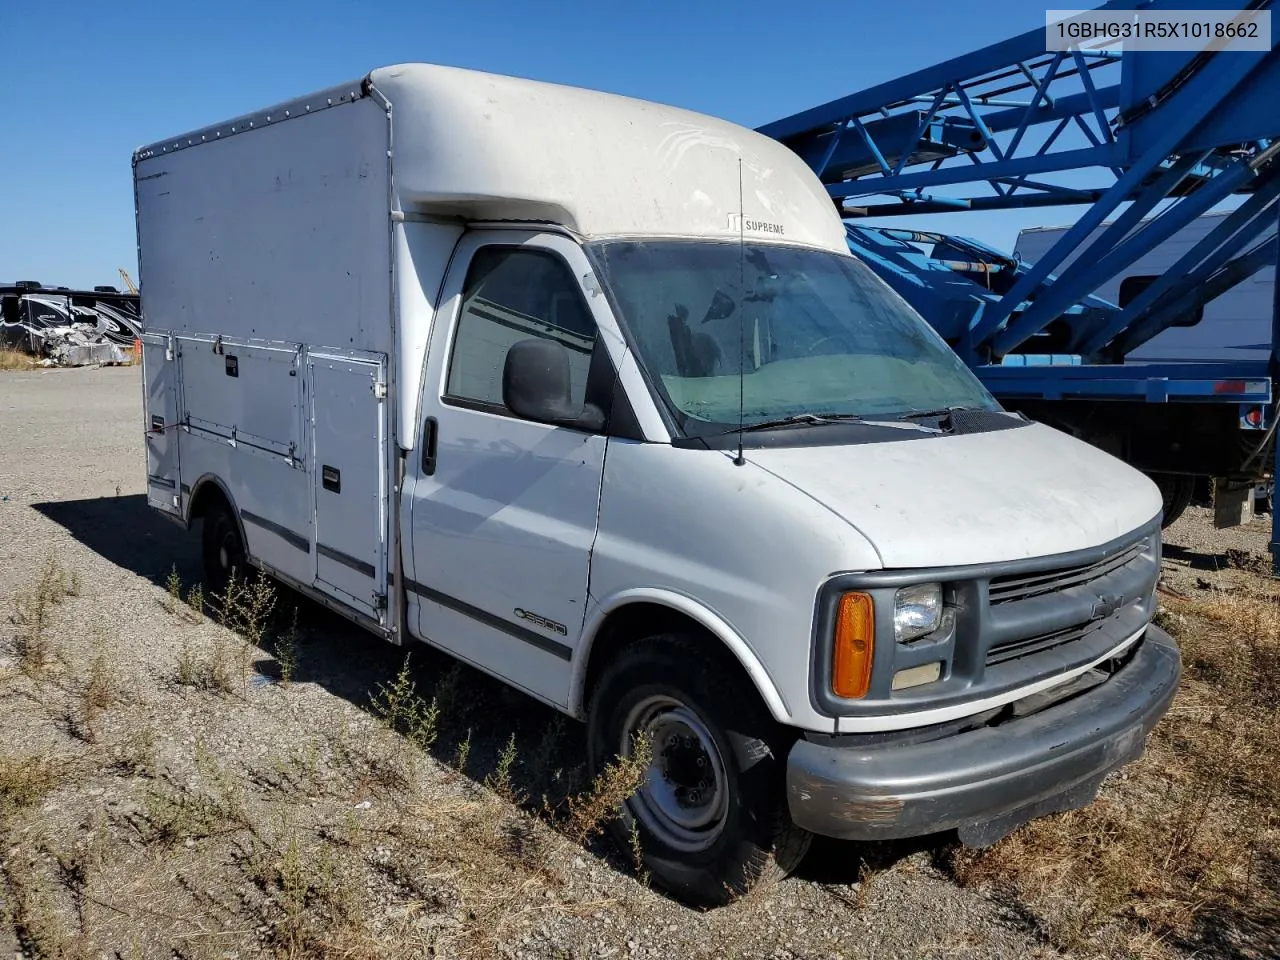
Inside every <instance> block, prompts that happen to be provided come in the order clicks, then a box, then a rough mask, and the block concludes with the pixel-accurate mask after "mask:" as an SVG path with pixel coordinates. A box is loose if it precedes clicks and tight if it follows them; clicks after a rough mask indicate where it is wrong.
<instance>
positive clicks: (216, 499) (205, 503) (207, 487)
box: [187, 479, 231, 520]
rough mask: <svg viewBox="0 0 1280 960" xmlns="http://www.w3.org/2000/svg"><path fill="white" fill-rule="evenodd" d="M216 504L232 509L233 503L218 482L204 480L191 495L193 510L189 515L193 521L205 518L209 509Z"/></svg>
mask: <svg viewBox="0 0 1280 960" xmlns="http://www.w3.org/2000/svg"><path fill="white" fill-rule="evenodd" d="M214 504H222V505H223V506H225V507H227V509H230V508H231V501H230V499H228V497H227V494H226V492H225V491H224V490H223V489H222V487H221V486H220V485H219V484H218V482H217V481H216V480H213V479H207V480H203V481H201V482H199V483H197V484H196V488H195V491H194V492H193V493H192V495H191V510H190V511H188V514H187V515H188V517H189V518H190V519H192V520H195V519H196V518H198V517H203V516H204V515H205V514H206V513H208V512H209V507H211V506H213V505H214Z"/></svg>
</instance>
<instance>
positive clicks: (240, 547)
mask: <svg viewBox="0 0 1280 960" xmlns="http://www.w3.org/2000/svg"><path fill="white" fill-rule="evenodd" d="M201 546H202V548H203V555H204V586H205V590H206V591H207V592H208V593H210V594H212V595H214V596H219V597H220V596H223V595H224V594H225V593H226V592H227V584H228V583H229V582H230V581H231V577H232V575H235V576H237V577H240V578H243V577H244V576H245V574H246V572H247V570H246V568H247V566H248V560H247V559H246V555H245V550H244V540H243V539H242V538H241V536H240V524H239V523H238V522H237V521H236V517H235V514H234V513H233V512H232V510H231V506H230V505H229V504H228V503H227V502H226V500H224V499H222V498H221V497H219V498H218V500H217V502H215V503H211V504H210V505H209V507H208V509H207V510H206V511H205V514H204V530H203V531H202V536H201Z"/></svg>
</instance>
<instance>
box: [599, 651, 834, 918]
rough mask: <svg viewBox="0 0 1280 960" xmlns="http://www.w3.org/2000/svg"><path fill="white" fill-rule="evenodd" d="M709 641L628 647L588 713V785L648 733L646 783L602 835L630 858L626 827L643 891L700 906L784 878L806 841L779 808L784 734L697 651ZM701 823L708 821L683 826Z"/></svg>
mask: <svg viewBox="0 0 1280 960" xmlns="http://www.w3.org/2000/svg"><path fill="white" fill-rule="evenodd" d="M714 642H715V641H714V640H712V639H710V638H706V637H691V636H682V635H679V634H660V635H657V636H654V637H649V638H647V639H645V640H642V641H640V642H638V643H636V644H633V645H631V646H629V647H628V648H626V649H625V650H624V651H623V653H622V654H621V655H620V656H619V657H618V659H616V660H615V661H614V662H613V663H611V664H609V666H608V667H606V668H605V670H604V673H603V674H602V675H601V676H600V679H599V682H598V683H597V684H596V685H595V690H594V692H593V694H592V697H591V702H590V705H589V710H588V734H587V739H588V746H587V754H588V762H589V765H590V768H591V773H592V776H593V777H594V776H596V775H598V774H599V773H600V772H601V771H602V770H603V769H604V768H605V767H606V765H607V764H608V763H609V762H610V761H612V760H613V759H615V757H617V756H618V755H619V754H620V753H622V752H624V750H627V749H628V748H627V747H625V746H624V744H625V745H629V744H630V743H631V741H632V736H633V735H634V734H635V733H636V732H638V731H639V730H640V729H648V730H649V732H650V733H651V735H652V737H653V741H654V742H653V743H652V748H653V765H651V767H650V775H649V777H648V779H647V780H646V782H645V784H644V785H643V786H642V787H641V788H640V790H638V791H637V792H636V794H635V795H633V796H632V797H631V799H629V800H628V801H627V803H626V804H625V806H624V807H623V809H622V812H621V815H620V816H618V817H616V818H615V819H614V820H613V822H611V823H610V831H611V832H612V833H613V835H614V838H615V839H616V840H617V841H618V842H619V844H620V845H621V846H622V848H623V850H629V848H630V846H631V843H632V841H631V836H632V830H633V829H634V830H635V832H636V837H637V839H638V841H639V846H640V850H641V854H642V858H643V863H644V868H645V870H647V871H648V873H649V874H650V876H651V878H652V879H653V881H654V883H655V884H657V885H658V886H660V887H662V888H663V889H665V890H667V891H669V892H670V893H672V894H673V895H675V896H676V897H678V898H680V899H681V900H684V901H686V902H688V903H692V904H696V905H699V906H720V905H723V904H726V903H728V902H730V901H731V900H733V899H734V898H735V897H737V896H740V895H742V894H743V893H745V892H747V891H748V890H749V889H751V888H753V887H755V886H757V885H759V884H760V883H762V882H769V881H772V880H775V879H778V878H780V877H782V876H785V875H786V874H787V873H789V872H790V871H791V870H793V869H794V868H795V867H796V865H797V864H798V863H799V862H800V860H801V858H803V856H804V854H805V852H806V851H807V850H808V848H809V843H810V840H811V839H812V836H811V835H810V834H809V833H808V832H806V831H804V830H801V829H800V828H798V827H796V826H795V825H794V824H793V823H792V822H791V818H790V815H789V813H788V810H787V800H786V783H785V773H786V758H787V750H788V748H789V747H790V744H791V742H792V740H793V739H794V738H793V737H789V736H787V735H786V733H785V731H784V728H782V727H781V726H779V725H778V724H777V723H776V722H775V721H774V720H773V718H772V717H771V716H770V715H769V713H768V711H767V710H766V709H765V707H764V704H763V703H761V702H760V699H759V697H758V696H757V694H756V691H755V690H754V689H752V688H751V685H750V682H749V681H748V680H747V679H746V678H745V677H744V676H743V675H742V673H741V671H740V670H739V669H738V668H737V665H736V664H731V663H726V662H725V660H724V659H722V658H718V657H713V656H710V655H708V653H707V650H706V647H707V644H709V643H714ZM655 711H656V712H655ZM704 743H705V744H709V745H710V746H711V747H714V750H710V749H704V747H703V745H704ZM700 760H702V761H705V762H701V763H700V762H699V761H700ZM699 777H700V778H701V779H698V778H699ZM704 797H708V798H709V799H706V800H705V802H704ZM666 809H670V810H672V811H674V814H675V816H674V818H673V817H671V816H668V815H666V813H664V810H666ZM700 818H710V819H709V821H708V822H707V823H706V824H705V825H697V826H692V827H691V826H689V824H691V823H693V821H695V820H698V819H700ZM680 819H684V820H685V823H683V824H680V823H678V821H679V820H680Z"/></svg>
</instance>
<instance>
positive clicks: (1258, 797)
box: [952, 581, 1280, 957]
mask: <svg viewBox="0 0 1280 960" xmlns="http://www.w3.org/2000/svg"><path fill="white" fill-rule="evenodd" d="M1162 622H1163V623H1164V624H1165V626H1166V627H1167V628H1168V629H1170V631H1171V632H1172V633H1174V634H1175V636H1176V637H1177V639H1178V641H1179V645H1180V646H1181V649H1182V655H1183V661H1184V676H1183V682H1182V686H1181V688H1180V691H1179V694H1178V697H1177V699H1176V700H1175V701H1174V705H1173V707H1172V709H1171V710H1170V712H1169V714H1168V715H1167V716H1166V717H1165V718H1164V720H1163V721H1162V722H1161V723H1160V725H1159V726H1158V727H1157V728H1156V730H1155V731H1154V733H1153V734H1152V736H1151V739H1150V742H1149V744H1148V751H1147V755H1146V756H1145V757H1144V758H1143V759H1142V760H1140V761H1138V762H1137V763H1135V764H1134V765H1133V766H1131V767H1129V768H1127V770H1126V772H1125V773H1123V774H1121V775H1120V776H1119V777H1118V778H1113V780H1112V782H1110V783H1109V784H1108V785H1107V786H1106V788H1104V790H1103V792H1102V795H1101V796H1100V798H1099V799H1098V800H1097V801H1096V802H1095V803H1094V804H1093V805H1092V806H1090V807H1088V808H1086V809H1084V810H1080V811H1075V812H1072V813H1067V814H1062V815H1059V816H1056V817H1049V818H1046V819H1043V820H1039V821H1035V822H1033V823H1031V824H1029V825H1027V826H1026V827H1024V828H1023V829H1021V830H1019V831H1017V832H1016V833H1014V834H1013V835H1012V836H1010V837H1009V838H1007V839H1005V840H1004V841H1002V842H1001V843H999V844H997V845H996V846H995V847H993V848H992V849H990V850H988V851H983V852H973V851H960V852H957V853H956V854H955V855H954V858H953V861H952V867H953V870H954V872H955V875H956V876H957V878H958V879H959V880H960V881H961V882H962V883H965V884H977V885H983V886H988V887H994V888H997V889H999V890H1002V891H1004V892H1005V893H1006V894H1010V895H1012V896H1014V897H1016V898H1017V899H1018V900H1019V901H1021V902H1022V904H1023V905H1024V906H1025V907H1026V908H1028V909H1029V911H1030V912H1031V913H1032V914H1033V915H1034V916H1035V918H1036V919H1037V921H1038V923H1039V925H1040V926H1041V928H1042V931H1043V933H1044V934H1045V935H1046V937H1047V938H1048V940H1049V941H1050V942H1051V943H1053V944H1055V945H1057V946H1060V947H1063V948H1066V949H1070V950H1076V951H1080V952H1083V953H1086V954H1090V955H1096V954H1098V953H1105V954H1111V955H1127V956H1141V957H1165V956H1171V955H1173V953H1174V949H1175V947H1182V948H1191V949H1195V950H1197V951H1202V952H1203V953H1204V954H1207V955H1226V956H1234V957H1264V956H1274V954H1273V953H1271V952H1270V951H1272V950H1273V949H1274V945H1275V942H1276V938H1277V937H1278V936H1280V933H1278V931H1280V598H1278V597H1277V596H1276V593H1275V591H1274V589H1273V588H1272V587H1271V585H1269V584H1268V583H1267V582H1265V581H1257V582H1256V586H1255V587H1254V588H1253V589H1250V590H1247V591H1243V592H1240V593H1230V594H1222V593H1218V594H1213V595H1211V596H1210V597H1209V598H1208V599H1207V600H1204V601H1194V600H1193V601H1189V602H1180V603H1178V604H1177V605H1176V606H1174V607H1173V608H1172V609H1170V610H1167V611H1165V612H1164V613H1163V614H1162Z"/></svg>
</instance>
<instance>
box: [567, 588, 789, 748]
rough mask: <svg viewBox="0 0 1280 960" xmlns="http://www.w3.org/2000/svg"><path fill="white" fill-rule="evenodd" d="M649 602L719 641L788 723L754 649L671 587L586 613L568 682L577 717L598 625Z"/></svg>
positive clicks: (628, 594) (614, 598)
mask: <svg viewBox="0 0 1280 960" xmlns="http://www.w3.org/2000/svg"><path fill="white" fill-rule="evenodd" d="M639 603H649V604H655V605H657V606H662V607H666V608H668V609H670V610H674V611H675V612H677V613H681V614H684V615H685V616H687V617H688V618H689V619H691V620H693V621H695V622H696V623H698V624H700V625H701V626H703V627H704V628H706V630H707V631H708V632H709V633H711V635H712V636H714V637H716V638H717V639H719V640H720V642H721V643H723V644H724V645H725V647H726V648H728V650H729V651H730V652H731V653H732V654H733V656H734V658H735V659H736V660H737V661H738V663H740V664H741V665H742V668H743V669H744V670H746V672H747V676H749V677H750V678H751V682H752V683H753V684H754V685H755V688H756V690H757V692H758V693H759V694H760V698H761V699H762V700H763V701H764V703H765V706H766V707H768V709H769V713H770V714H772V715H773V718H774V719H775V720H777V721H778V722H779V723H790V722H791V712H790V711H789V710H788V709H787V704H786V701H785V700H784V699H783V697H782V694H781V693H780V692H779V691H778V688H777V686H776V685H775V684H774V682H773V679H772V678H771V677H770V676H769V673H768V671H767V670H765V668H764V664H763V663H761V662H760V658H759V657H757V656H756V654H755V651H754V650H752V649H751V647H750V645H749V644H748V643H747V642H746V640H744V639H743V637H742V635H741V634H739V633H738V632H737V631H736V630H735V629H734V628H733V627H731V626H730V625H729V623H728V622H727V621H726V620H725V619H724V618H723V617H721V616H720V615H719V614H717V613H716V612H715V611H714V610H710V609H708V608H707V607H706V606H704V605H703V604H701V603H699V602H698V601H697V600H694V599H693V598H692V597H689V596H685V595H684V594H682V593H678V592H676V591H674V590H667V589H662V588H659V587H637V588H633V589H629V590H623V591H620V592H619V593H616V594H613V595H611V596H609V597H606V598H604V599H603V600H600V601H599V602H597V603H596V605H595V606H594V607H592V608H591V609H590V610H588V612H587V620H586V623H585V625H584V628H583V631H582V637H583V641H582V643H581V644H580V645H579V647H578V651H577V655H576V656H575V657H574V662H573V676H572V678H571V679H570V683H569V710H570V712H571V713H572V714H573V715H574V716H577V717H581V716H583V714H584V713H585V711H586V704H585V703H584V702H583V700H584V695H585V692H586V683H587V667H588V664H590V662H591V650H592V648H593V647H594V646H595V641H596V639H597V638H598V636H599V634H600V628H601V627H602V626H603V625H604V622H605V620H606V619H607V618H608V617H609V615H610V614H612V613H615V612H616V611H618V610H620V609H621V608H623V607H625V606H628V605H630V604H639Z"/></svg>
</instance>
